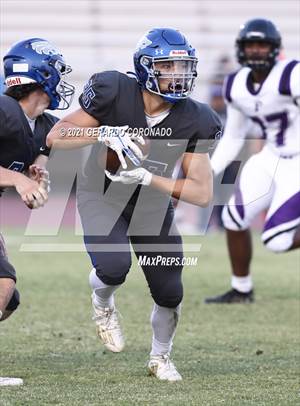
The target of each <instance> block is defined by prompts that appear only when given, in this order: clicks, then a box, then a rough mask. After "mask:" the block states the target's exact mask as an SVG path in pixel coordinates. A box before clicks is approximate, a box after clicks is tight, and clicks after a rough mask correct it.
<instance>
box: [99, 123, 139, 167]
mask: <svg viewBox="0 0 300 406" xmlns="http://www.w3.org/2000/svg"><path fill="white" fill-rule="evenodd" d="M127 129H128V125H123V126H121V127H111V126H108V125H102V126H101V127H99V136H98V141H99V142H101V143H102V142H103V143H104V144H105V145H106V146H107V147H109V148H111V149H112V150H113V151H115V152H116V154H117V155H118V158H119V161H120V163H121V165H122V168H123V169H126V168H127V163H126V161H125V158H124V156H123V153H122V152H124V153H125V154H126V155H127V156H128V158H129V159H130V160H131V162H133V164H134V165H135V166H139V165H140V164H141V160H142V158H143V153H142V151H141V150H140V148H139V147H138V146H137V145H136V144H135V143H134V142H133V140H134V139H135V140H137V142H139V143H140V144H141V145H144V144H145V141H144V139H143V138H142V137H141V136H138V135H137V136H133V135H130V134H129V133H128V132H127Z"/></svg>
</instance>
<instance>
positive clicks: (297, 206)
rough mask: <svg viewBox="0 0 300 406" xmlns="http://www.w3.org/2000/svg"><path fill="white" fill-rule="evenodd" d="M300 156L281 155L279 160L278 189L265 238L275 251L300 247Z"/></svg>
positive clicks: (263, 237)
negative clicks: (285, 156) (282, 156)
mask: <svg viewBox="0 0 300 406" xmlns="http://www.w3.org/2000/svg"><path fill="white" fill-rule="evenodd" d="M299 167H300V158H299V157H294V158H281V159H280V161H279V164H278V168H277V173H276V179H275V182H276V183H275V193H274V198H273V200H272V203H271V206H270V208H269V210H268V213H267V216H266V220H265V225H264V230H263V234H262V241H263V243H264V244H265V246H266V247H267V248H268V249H269V250H271V251H273V252H275V253H280V252H286V251H290V250H292V249H296V248H299V247H300V178H299V175H298V173H299Z"/></svg>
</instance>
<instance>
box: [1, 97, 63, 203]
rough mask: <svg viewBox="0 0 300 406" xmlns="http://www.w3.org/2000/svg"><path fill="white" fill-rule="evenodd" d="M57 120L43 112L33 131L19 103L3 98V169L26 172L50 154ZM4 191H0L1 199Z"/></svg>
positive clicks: (10, 98) (12, 99)
mask: <svg viewBox="0 0 300 406" xmlns="http://www.w3.org/2000/svg"><path fill="white" fill-rule="evenodd" d="M57 121H58V118H56V117H55V116H52V115H51V114H48V113H44V114H42V115H40V116H39V117H37V119H36V121H35V128H34V131H33V132H32V130H31V128H30V125H29V123H28V120H27V118H26V116H25V114H24V112H23V110H22V108H21V106H20V104H19V103H18V101H17V100H15V99H14V98H12V97H10V96H6V95H4V96H0V166H2V167H4V168H7V169H11V170H13V171H18V172H23V171H26V170H27V169H28V168H29V166H30V165H31V164H33V162H34V161H35V159H36V158H37V157H38V156H39V155H41V154H42V155H47V156H48V155H49V152H50V150H49V148H47V146H46V137H47V134H48V132H49V131H50V130H51V128H52V127H53V125H54V124H55V123H56V122H57ZM2 191H3V189H1V188H0V196H1V192H2Z"/></svg>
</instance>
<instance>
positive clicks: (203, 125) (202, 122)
mask: <svg viewBox="0 0 300 406" xmlns="http://www.w3.org/2000/svg"><path fill="white" fill-rule="evenodd" d="M197 127H198V128H197V130H196V132H195V134H194V135H193V136H192V137H191V138H190V140H189V142H188V145H187V148H186V152H193V153H207V152H209V151H210V150H212V149H213V148H214V146H215V142H216V140H218V139H219V138H220V137H221V135H222V123H221V120H220V118H219V116H218V115H217V113H216V112H215V111H214V110H212V109H211V108H210V107H208V106H207V109H206V111H205V114H201V115H200V116H199V121H198V123H197Z"/></svg>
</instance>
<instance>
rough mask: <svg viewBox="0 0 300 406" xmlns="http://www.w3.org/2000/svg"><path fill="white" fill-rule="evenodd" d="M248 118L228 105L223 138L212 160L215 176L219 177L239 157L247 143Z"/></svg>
mask: <svg viewBox="0 0 300 406" xmlns="http://www.w3.org/2000/svg"><path fill="white" fill-rule="evenodd" d="M246 131H247V117H246V116H244V114H243V113H241V112H240V111H239V110H238V109H236V108H235V107H233V106H232V105H231V104H228V105H227V119H226V125H225V129H224V133H223V137H222V138H221V140H220V141H219V143H218V146H217V148H216V150H215V152H214V154H213V156H212V158H211V166H212V169H213V172H214V174H215V175H219V174H220V173H221V172H222V171H224V169H225V168H226V167H227V166H228V165H229V164H230V163H231V162H232V161H234V159H235V158H236V157H237V155H238V153H239V152H240V150H241V149H242V146H243V145H244V142H245V136H246Z"/></svg>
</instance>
